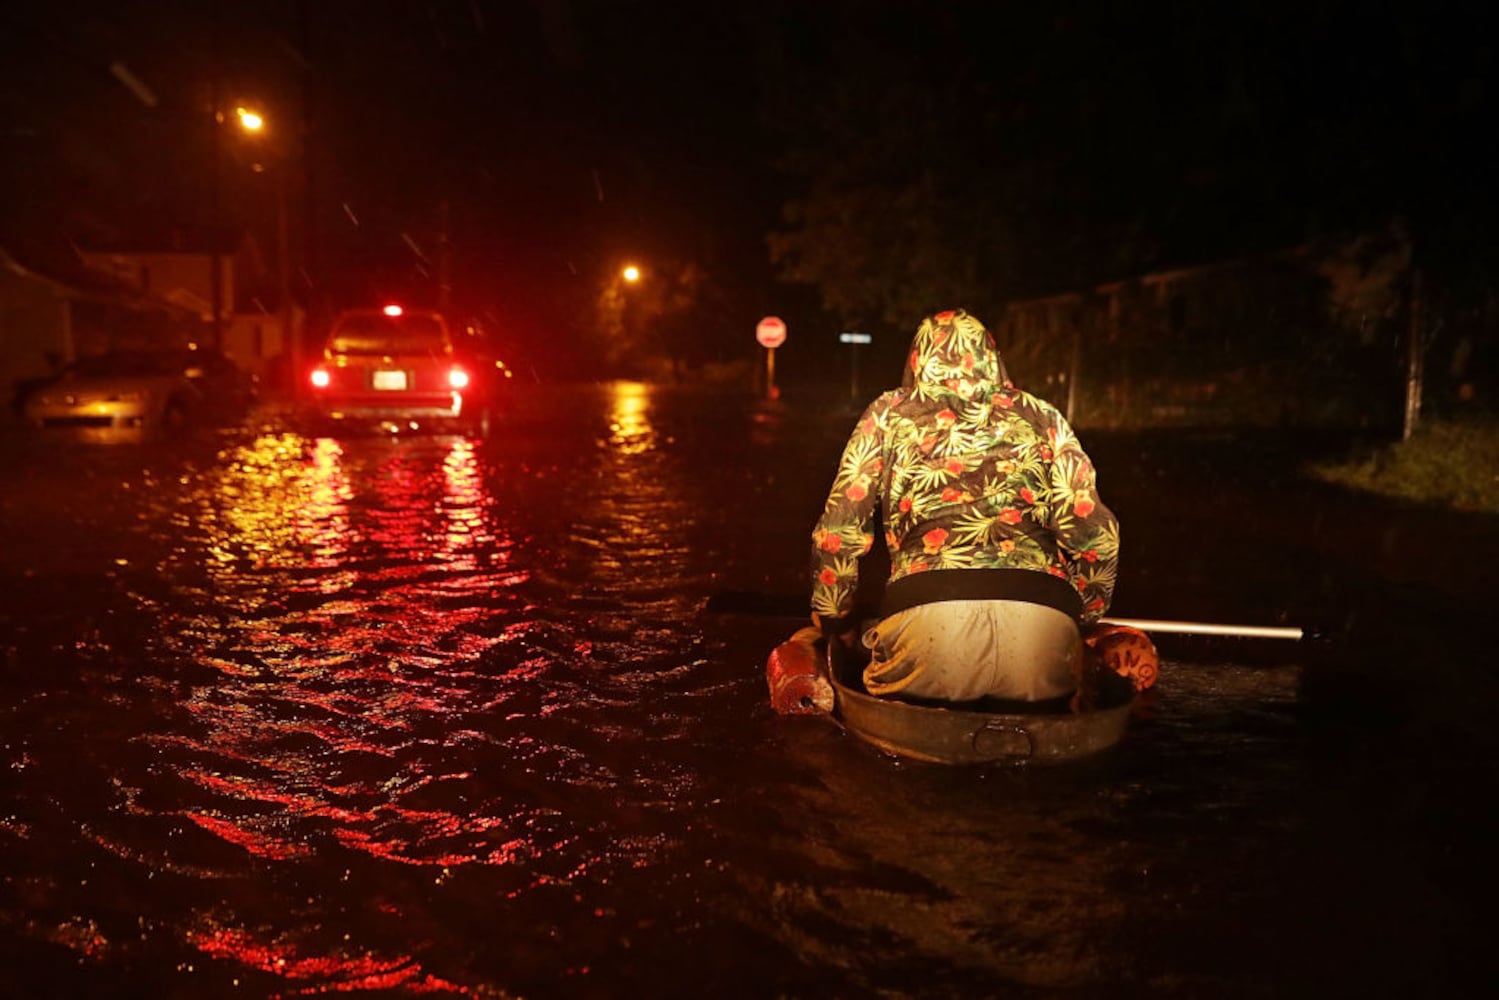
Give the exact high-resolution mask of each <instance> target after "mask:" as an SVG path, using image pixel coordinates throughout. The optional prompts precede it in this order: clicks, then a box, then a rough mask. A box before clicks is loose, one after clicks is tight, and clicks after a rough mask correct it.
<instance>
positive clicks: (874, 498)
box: [812, 310, 1119, 628]
mask: <svg viewBox="0 0 1499 1000" xmlns="http://www.w3.org/2000/svg"><path fill="white" fill-rule="evenodd" d="M902 382H903V384H902V385H901V387H900V388H899V389H893V390H890V391H888V392H885V393H882V394H881V395H880V396H879V398H877V399H876V400H875V401H874V402H873V403H871V404H870V405H869V407H868V408H867V409H866V410H865V411H864V413H863V415H862V416H861V417H860V418H859V423H858V425H857V426H856V427H855V428H854V431H853V434H852V435H851V436H850V437H849V440H848V444H847V445H845V447H844V449H843V456H842V458H841V459H840V460H839V463H838V472H837V475H836V477H835V478H834V480H833V488H832V491H831V492H830V493H829V495H828V499H827V504H826V506H825V507H824V509H823V513H822V517H821V518H820V519H819V520H818V522H817V526H816V529H815V530H814V531H813V533H812V553H813V567H812V610H813V612H814V613H815V614H816V615H817V617H818V618H819V619H820V620H821V621H822V622H823V624H824V627H825V628H837V627H840V626H841V625H842V624H843V623H842V622H841V619H844V618H845V617H846V616H848V615H849V614H850V612H852V610H853V606H854V591H855V588H856V586H857V584H858V574H859V568H858V563H859V557H860V556H863V555H864V554H866V553H867V552H869V551H870V549H871V548H872V546H873V544H874V538H873V535H872V530H873V525H874V520H875V513H876V509H877V508H878V509H879V510H880V512H881V513H882V516H883V521H884V525H885V544H886V546H887V547H888V549H889V552H890V582H891V583H894V582H895V581H896V580H899V579H901V578H902V577H906V576H910V575H911V574H914V573H921V572H924V571H927V570H935V569H946V570H950V569H991V568H994V569H998V568H1009V569H1026V570H1034V571H1036V572H1038V573H1049V574H1051V575H1052V576H1055V577H1059V578H1061V579H1063V580H1065V581H1067V582H1068V583H1070V584H1071V585H1072V587H1073V588H1075V589H1076V591H1077V592H1078V595H1079V597H1080V598H1081V601H1082V608H1083V611H1082V622H1083V624H1092V623H1093V622H1096V621H1097V620H1098V619H1099V618H1100V617H1101V616H1102V615H1103V614H1104V613H1105V612H1106V611H1107V610H1108V607H1109V602H1110V600H1111V599H1112V597H1113V592H1114V580H1115V576H1116V574H1117V572H1118V565H1119V522H1118V521H1117V520H1116V519H1115V517H1114V515H1113V514H1112V513H1110V511H1109V509H1108V508H1107V507H1105V506H1104V504H1103V501H1102V500H1100V499H1099V496H1098V488H1097V484H1096V482H1095V479H1094V473H1093V463H1092V462H1091V461H1089V459H1088V456H1087V455H1086V454H1085V453H1084V452H1083V448H1082V445H1081V444H1080V443H1079V442H1078V439H1077V436H1076V435H1075V434H1074V433H1073V431H1072V428H1071V427H1070V426H1069V425H1068V424H1067V421H1066V420H1065V419H1064V418H1063V417H1062V415H1061V413H1059V412H1058V411H1057V410H1056V408H1055V407H1053V406H1052V405H1051V404H1050V403H1047V402H1046V401H1045V400H1042V399H1038V398H1037V397H1035V396H1032V395H1030V394H1029V393H1027V392H1024V391H1022V390H1020V389H1018V388H1016V387H1015V385H1014V384H1012V383H1011V382H1010V380H1009V377H1008V375H1007V374H1006V372H1005V368H1004V363H1003V361H1002V360H1001V359H1000V356H999V350H998V348H997V347H996V346H995V343H994V339H993V338H992V337H991V336H990V335H989V332H988V331H987V330H985V329H984V327H983V325H982V324H981V323H980V322H979V321H978V320H976V319H975V318H973V317H972V316H969V315H968V314H967V313H965V312H963V311H961V310H958V311H953V312H944V313H938V314H937V315H935V316H931V317H928V318H927V319H926V320H924V321H923V322H922V324H921V328H920V329H919V330H917V332H916V337H915V339H914V340H913V341H912V344H911V352H910V356H909V358H908V359H907V366H906V372H905V378H904V379H903V380H902Z"/></svg>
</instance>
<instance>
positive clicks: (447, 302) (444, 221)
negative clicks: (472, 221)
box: [437, 198, 453, 315]
mask: <svg viewBox="0 0 1499 1000" xmlns="http://www.w3.org/2000/svg"><path fill="white" fill-rule="evenodd" d="M439 215H440V218H439V224H440V231H439V232H438V235H437V311H438V312H440V313H443V314H444V315H446V314H447V312H448V309H449V308H450V307H451V306H452V304H453V243H452V240H451V239H450V236H449V233H450V230H451V228H452V212H451V210H450V208H449V204H448V199H446V198H444V199H443V200H442V204H441V205H440V206H439Z"/></svg>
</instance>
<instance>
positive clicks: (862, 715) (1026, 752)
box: [827, 662, 1135, 764]
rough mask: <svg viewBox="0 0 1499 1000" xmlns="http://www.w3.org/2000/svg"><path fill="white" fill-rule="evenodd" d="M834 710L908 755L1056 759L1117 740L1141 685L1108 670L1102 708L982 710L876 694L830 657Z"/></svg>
mask: <svg viewBox="0 0 1499 1000" xmlns="http://www.w3.org/2000/svg"><path fill="white" fill-rule="evenodd" d="M827 670H828V679H829V681H830V682H831V684H832V687H833V694H834V704H833V712H832V714H833V717H834V718H835V719H836V720H837V721H839V722H841V723H842V724H843V726H844V728H846V729H847V730H848V731H849V732H851V733H853V734H854V735H855V736H857V737H858V738H859V739H861V740H864V741H865V742H866V743H870V744H873V745H874V746H876V747H879V748H880V749H881V750H884V751H886V752H888V753H892V754H895V755H897V756H899V757H904V758H907V759H910V760H919V761H925V762H928V763H934V764H1000V763H1013V764H1019V763H1032V764H1055V763H1062V762H1065V761H1071V760H1077V759H1079V758H1083V757H1087V756H1090V755H1092V754H1095V753H1098V752H1100V751H1102V750H1106V749H1108V748H1109V747H1111V746H1113V745H1114V744H1116V743H1118V742H1119V741H1120V740H1121V739H1122V738H1123V737H1124V732H1125V729H1126V727H1127V726H1128V724H1129V718H1130V711H1131V709H1132V707H1133V705H1134V699H1135V691H1134V687H1133V686H1132V685H1131V684H1130V682H1129V681H1127V680H1125V679H1124V678H1122V677H1118V676H1117V675H1109V674H1105V675H1104V684H1103V688H1102V690H1101V691H1100V693H1099V704H1098V706H1097V707H1096V708H1092V709H1089V710H1084V711H1079V712H1073V711H1070V710H1062V711H1048V712H1037V711H1013V712H1012V711H997V712H996V711H984V710H981V709H980V708H979V707H973V706H970V705H963V706H954V707H946V706H938V705H932V704H917V703H914V702H909V701H898V700H895V699H891V698H876V697H874V696H873V695H870V694H866V693H865V692H863V691H859V690H856V689H854V688H853V687H850V686H848V685H846V684H844V683H842V682H841V681H840V680H839V672H838V671H837V670H836V669H835V666H834V664H833V663H831V662H829V663H828V664H827Z"/></svg>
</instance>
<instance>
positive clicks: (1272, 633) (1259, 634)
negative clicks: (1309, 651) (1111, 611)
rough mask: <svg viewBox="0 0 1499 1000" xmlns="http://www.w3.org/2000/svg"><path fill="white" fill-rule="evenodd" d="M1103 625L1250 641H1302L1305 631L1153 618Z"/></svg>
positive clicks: (1117, 620) (1111, 620)
mask: <svg viewBox="0 0 1499 1000" xmlns="http://www.w3.org/2000/svg"><path fill="white" fill-rule="evenodd" d="M1099 620H1100V621H1101V622H1102V623H1103V624H1105V625H1125V626H1128V627H1129V628H1137V629H1139V630H1140V631H1142V632H1181V633H1184V634H1186V635H1241V636H1245V637H1246V638H1251V639H1304V638H1306V631H1305V630H1304V629H1300V628H1297V627H1295V626H1279V625H1221V624H1215V623H1213V622H1171V621H1158V620H1156V619H1154V618H1101V619H1099Z"/></svg>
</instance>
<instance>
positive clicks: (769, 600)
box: [703, 590, 1316, 642]
mask: <svg viewBox="0 0 1499 1000" xmlns="http://www.w3.org/2000/svg"><path fill="white" fill-rule="evenodd" d="M703 610H704V611H705V612H707V613H708V614H719V615H754V616H759V617H767V618H807V617H809V615H810V611H809V610H808V608H807V599H806V598H805V597H800V596H794V595H791V594H762V593H758V592H756V591H751V590H721V591H719V592H717V593H715V594H713V595H712V596H710V597H709V598H708V603H707V605H705V606H704V608H703ZM862 611H863V613H861V614H860V617H861V618H873V617H876V614H875V613H874V612H873V611H872V610H871V609H867V608H866V609H862ZM1101 621H1102V623H1103V624H1105V625H1125V626H1128V627H1130V628H1137V629H1139V630H1140V631H1142V632H1147V633H1148V632H1171V633H1175V634H1178V635H1218V636H1233V637H1236V638H1242V639H1289V640H1291V641H1293V642H1299V641H1301V640H1302V639H1310V638H1314V637H1315V636H1316V633H1315V632H1313V631H1311V630H1309V629H1305V628H1301V627H1300V626H1296V625H1234V624H1225V623H1221V622H1188V621H1170V620H1167V619H1160V618H1104V619H1101Z"/></svg>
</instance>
